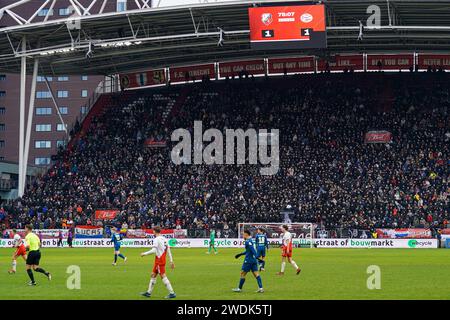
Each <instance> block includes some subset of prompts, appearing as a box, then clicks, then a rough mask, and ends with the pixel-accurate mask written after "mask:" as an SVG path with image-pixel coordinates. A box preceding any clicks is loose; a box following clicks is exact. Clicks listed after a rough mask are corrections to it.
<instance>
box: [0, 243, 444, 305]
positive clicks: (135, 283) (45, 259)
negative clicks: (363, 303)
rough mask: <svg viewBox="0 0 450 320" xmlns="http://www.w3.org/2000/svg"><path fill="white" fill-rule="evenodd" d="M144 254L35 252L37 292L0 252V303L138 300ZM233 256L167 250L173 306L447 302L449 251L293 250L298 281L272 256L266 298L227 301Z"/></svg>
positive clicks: (248, 295) (250, 285) (159, 294)
mask: <svg viewBox="0 0 450 320" xmlns="http://www.w3.org/2000/svg"><path fill="white" fill-rule="evenodd" d="M142 251H144V249H128V248H124V249H123V250H122V253H123V254H125V255H126V256H127V257H128V262H126V263H124V262H123V260H120V259H119V262H118V266H116V267H114V266H112V265H111V263H112V259H113V250H112V249H89V248H86V249H81V248H76V249H69V248H64V249H56V248H53V249H51V248H44V249H42V260H41V266H42V267H43V268H45V269H46V270H48V271H50V272H52V274H53V280H52V281H51V282H49V281H48V280H47V279H46V278H45V277H44V276H43V275H42V274H35V277H36V281H37V283H38V285H37V286H36V287H28V286H27V283H28V277H27V274H26V272H25V265H24V262H23V261H22V260H18V266H17V271H18V272H17V274H15V275H9V274H8V273H7V270H8V269H9V267H10V255H11V254H12V252H13V249H0V300H5V299H21V300H22V299H33V300H34V299H89V300H91V299H145V298H143V297H140V295H139V293H140V292H142V291H145V290H146V289H147V286H148V282H149V277H150V271H151V266H152V264H153V259H154V257H153V256H147V257H143V258H141V257H140V256H139V253H140V252H142ZM240 251H242V250H240V249H221V250H219V254H218V255H214V254H211V255H207V254H205V252H206V250H205V249H173V250H172V252H173V255H174V259H175V264H176V268H175V270H173V271H172V270H169V271H168V272H167V274H168V277H169V279H170V281H171V282H172V285H173V287H174V289H175V292H176V293H177V295H178V297H177V298H178V299H213V300H232V299H254V300H271V299H281V300H287V299H299V300H307V299H449V298H450V285H449V284H450V250H445V249H441V250H433V249H420V250H410V249H309V248H308V249H295V250H294V260H296V262H297V263H298V264H299V266H300V267H301V268H302V273H301V274H300V275H299V276H296V275H295V272H294V269H293V268H292V266H290V265H287V266H286V274H285V275H284V276H283V277H279V276H276V275H275V273H276V272H277V271H279V268H280V251H279V250H278V249H271V250H270V251H269V253H268V256H267V265H266V271H265V272H263V273H262V281H263V284H264V288H265V290H266V292H265V293H263V294H257V293H255V290H256V289H257V284H256V281H255V279H254V278H253V276H252V275H251V274H249V275H247V281H246V283H245V285H244V291H243V292H241V293H234V292H232V291H231V289H232V288H234V287H236V286H237V283H238V280H239V271H240V267H241V263H242V258H241V259H239V260H236V259H234V255H235V254H236V253H238V252H240ZM70 265H77V266H79V267H80V270H81V289H79V290H76V289H75V290H69V289H67V285H66V282H67V279H68V277H69V274H67V273H66V271H67V267H68V266H70ZM369 265H377V266H379V267H380V269H381V289H379V290H376V289H375V290H369V289H368V288H367V285H366V283H367V278H368V277H369V276H370V275H369V274H367V267H368V266H369ZM166 294H167V291H166V288H165V287H164V285H163V284H162V282H161V280H160V279H158V283H157V284H156V287H155V290H154V292H153V297H152V298H151V299H163V298H164V296H165V295H166Z"/></svg>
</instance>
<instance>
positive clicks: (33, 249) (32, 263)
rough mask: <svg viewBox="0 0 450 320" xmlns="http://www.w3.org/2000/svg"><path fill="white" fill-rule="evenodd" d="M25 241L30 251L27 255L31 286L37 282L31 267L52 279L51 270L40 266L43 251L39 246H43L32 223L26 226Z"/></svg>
mask: <svg viewBox="0 0 450 320" xmlns="http://www.w3.org/2000/svg"><path fill="white" fill-rule="evenodd" d="M25 234H26V236H25V242H26V248H27V250H29V251H30V252H29V253H28V257H27V262H26V264H27V273H28V276H29V277H30V280H31V281H30V283H29V285H30V286H35V285H36V282H35V281H34V274H33V271H32V270H31V269H33V270H34V271H36V272H40V273H43V274H45V275H46V276H47V278H48V280H52V275H51V274H50V272H47V271H45V270H44V269H42V268H41V267H39V261H40V260H41V251H39V248H40V247H41V240H40V239H39V237H38V236H37V235H36V234H34V233H33V226H32V225H31V224H28V225H26V226H25Z"/></svg>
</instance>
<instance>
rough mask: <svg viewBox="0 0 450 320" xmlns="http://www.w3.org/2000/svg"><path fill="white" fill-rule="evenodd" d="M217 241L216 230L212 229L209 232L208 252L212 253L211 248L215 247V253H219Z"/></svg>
mask: <svg viewBox="0 0 450 320" xmlns="http://www.w3.org/2000/svg"><path fill="white" fill-rule="evenodd" d="M215 243H216V230H214V229H211V231H210V232H209V248H208V252H207V254H210V253H211V249H214V254H217V249H216V245H215Z"/></svg>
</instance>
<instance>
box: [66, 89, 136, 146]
mask: <svg viewBox="0 0 450 320" xmlns="http://www.w3.org/2000/svg"><path fill="white" fill-rule="evenodd" d="M134 97H136V93H135V92H133V91H124V92H121V93H120V95H118V94H116V93H112V94H111V93H104V94H102V95H100V96H99V97H98V99H97V101H96V102H95V103H94V105H93V106H92V108H91V109H90V110H89V112H88V114H87V115H86V117H85V118H84V119H83V121H82V123H81V124H80V125H81V129H80V130H79V131H78V132H77V133H76V134H75V135H74V136H73V137H72V139H70V141H69V143H68V145H67V148H68V150H71V149H72V147H73V146H74V145H75V144H76V142H77V141H78V140H79V139H80V138H81V137H83V136H84V135H85V134H86V132H87V131H88V129H89V127H90V125H91V123H92V120H93V119H94V118H96V117H99V116H100V115H102V114H103V113H104V112H105V110H106V108H107V107H108V106H111V105H113V104H115V103H117V102H118V101H123V100H129V99H133V98H134Z"/></svg>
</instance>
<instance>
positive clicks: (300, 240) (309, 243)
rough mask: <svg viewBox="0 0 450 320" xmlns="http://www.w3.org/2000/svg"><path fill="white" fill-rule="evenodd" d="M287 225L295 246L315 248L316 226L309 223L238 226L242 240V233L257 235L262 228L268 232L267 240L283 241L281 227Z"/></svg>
mask: <svg viewBox="0 0 450 320" xmlns="http://www.w3.org/2000/svg"><path fill="white" fill-rule="evenodd" d="M282 225H287V226H288V227H289V232H290V233H291V234H292V240H293V244H294V246H296V247H311V248H312V247H314V241H313V239H314V224H313V223H309V222H291V223H276V222H266V223H263V222H241V223H239V224H238V237H239V238H242V233H243V232H244V230H245V229H248V230H250V231H251V232H252V234H255V233H256V229H258V228H262V229H263V230H265V231H266V235H267V238H269V239H281V237H282V234H281V226H282Z"/></svg>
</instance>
